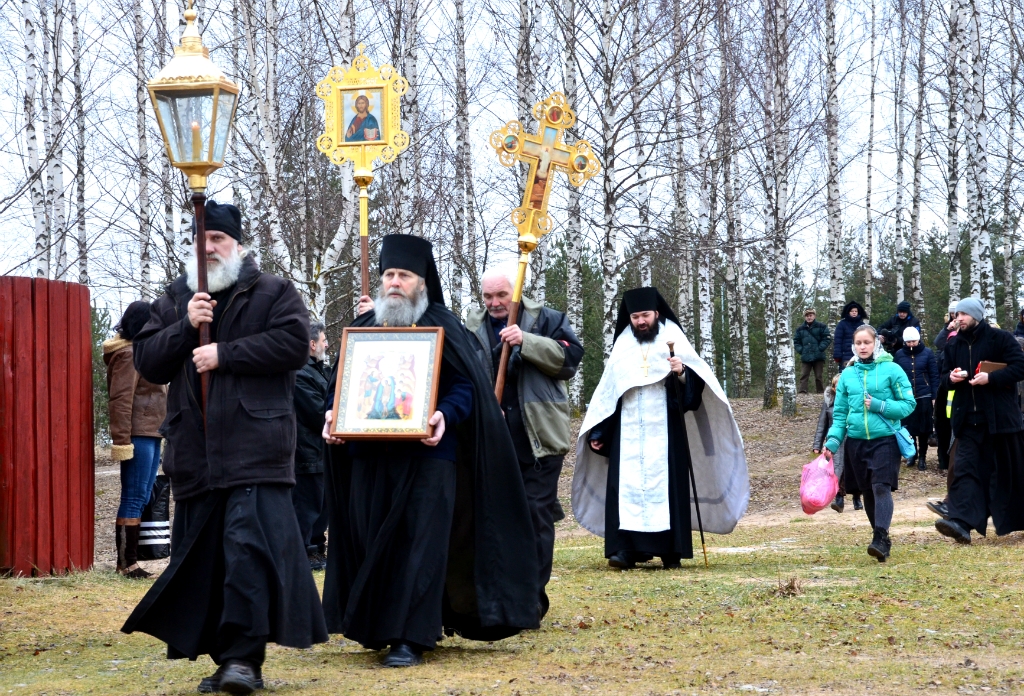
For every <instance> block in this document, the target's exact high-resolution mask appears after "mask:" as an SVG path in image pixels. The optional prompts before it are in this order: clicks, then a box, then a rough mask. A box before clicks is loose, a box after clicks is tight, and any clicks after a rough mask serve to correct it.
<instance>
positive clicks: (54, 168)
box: [50, 0, 68, 280]
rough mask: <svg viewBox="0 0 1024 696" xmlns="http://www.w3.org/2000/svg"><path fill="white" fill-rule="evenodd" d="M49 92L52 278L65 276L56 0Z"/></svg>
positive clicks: (60, 36)
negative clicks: (51, 142) (53, 242)
mask: <svg viewBox="0 0 1024 696" xmlns="http://www.w3.org/2000/svg"><path fill="white" fill-rule="evenodd" d="M52 40H53V93H52V102H51V104H52V106H51V108H50V111H51V116H50V118H51V119H52V121H53V123H54V124H55V126H56V128H55V129H54V141H53V154H52V155H51V156H50V179H51V180H52V181H53V197H52V199H51V201H52V205H53V230H52V235H53V238H54V241H55V242H56V245H57V253H56V264H55V265H56V268H55V269H54V276H53V277H54V279H56V280H67V276H68V223H67V214H68V208H67V194H66V192H65V191H64V125H65V124H64V89H63V86H64V61H63V51H62V48H63V44H64V6H63V5H62V4H61V1H60V0H55V2H54V5H53V34H52Z"/></svg>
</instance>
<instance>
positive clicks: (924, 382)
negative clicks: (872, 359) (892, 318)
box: [894, 326, 939, 471]
mask: <svg viewBox="0 0 1024 696" xmlns="http://www.w3.org/2000/svg"><path fill="white" fill-rule="evenodd" d="M894 359H895V361H896V364H897V365H899V366H900V367H902V368H903V371H904V372H906V373H907V378H908V379H909V380H910V386H911V387H913V389H914V398H916V399H917V407H916V408H915V409H914V412H913V413H911V414H910V415H909V416H907V417H906V418H904V419H903V427H904V428H906V429H907V432H908V433H910V435H911V436H912V437H913V438H914V440H915V441H916V442H917V454H915V455H914V456H913V457H911V458H910V459H908V460H907V466H914V464H915V463H916V464H917V468H918V469H920V470H921V471H924V470H925V469H926V468H927V465H926V463H925V458H926V457H927V454H928V438H929V437H931V434H932V422H933V414H932V411H933V409H934V407H935V397H936V396H938V390H939V361H938V360H937V359H936V358H935V353H933V352H932V351H931V350H930V349H929V348H927V347H926V346H923V345H921V332H920V331H918V330H917V329H916V328H914V327H913V326H910V327H907V328H906V329H904V330H903V347H902V348H900V349H899V350H898V351H897V352H896V355H895V357H894Z"/></svg>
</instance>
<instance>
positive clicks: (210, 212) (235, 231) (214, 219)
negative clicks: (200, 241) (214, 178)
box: [192, 199, 242, 242]
mask: <svg viewBox="0 0 1024 696" xmlns="http://www.w3.org/2000/svg"><path fill="white" fill-rule="evenodd" d="M203 227H204V229H206V230H209V231H211V232H214V231H216V232H223V233H224V234H226V235H228V236H229V237H233V238H234V240H235V241H236V242H241V241H242V214H241V213H240V212H238V208H236V207H235V206H233V205H231V204H230V203H218V202H217V201H215V200H212V199H211V200H208V201H206V206H205V210H204V211H203ZM195 236H196V219H195V218H192V238H193V239H194V238H195Z"/></svg>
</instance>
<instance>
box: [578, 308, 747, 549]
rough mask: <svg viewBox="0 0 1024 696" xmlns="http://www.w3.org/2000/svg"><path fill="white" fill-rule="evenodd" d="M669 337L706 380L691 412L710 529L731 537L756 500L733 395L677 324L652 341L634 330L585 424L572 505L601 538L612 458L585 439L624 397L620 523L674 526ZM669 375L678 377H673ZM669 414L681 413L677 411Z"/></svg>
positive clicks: (693, 457)
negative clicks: (671, 513)
mask: <svg viewBox="0 0 1024 696" xmlns="http://www.w3.org/2000/svg"><path fill="white" fill-rule="evenodd" d="M668 341H672V342H673V343H674V344H675V354H676V356H677V357H679V358H681V359H682V361H683V364H684V365H685V366H686V367H688V368H690V369H691V370H693V372H694V373H696V375H697V376H699V377H700V378H701V379H702V380H704V383H705V388H704V392H703V398H702V400H701V404H700V406H699V408H697V409H696V410H694V411H689V412H687V413H686V414H685V422H686V437H687V440H688V443H689V454H690V461H691V463H692V466H693V472H694V478H695V480H696V488H697V493H698V496H699V497H698V501H699V503H700V512H701V518H702V521H703V525H704V530H705V531H706V532H711V533H714V534H728V533H730V532H731V531H732V530H733V529H734V528H735V526H736V523H737V521H739V519H740V517H742V516H743V514H744V513H745V512H746V509H747V503H748V502H749V499H750V481H749V478H748V475H747V460H746V455H745V454H744V450H743V439H742V437H741V436H740V432H739V428H738V427H737V425H736V421H735V419H734V418H733V414H732V408H731V407H730V405H729V400H728V398H727V397H726V395H725V392H723V391H722V387H721V385H719V383H718V380H717V378H716V377H715V374H714V372H713V371H712V370H711V368H710V367H709V366H708V365H707V363H705V362H704V361H703V360H702V359H701V358H700V357H699V356H698V355H697V354H696V353H695V352H694V350H693V347H692V346H691V345H690V342H689V341H688V340H687V338H686V336H685V335H684V334H683V332H682V330H681V329H680V328H679V326H678V325H677V324H675V323H674V322H673V321H671V320H666V321H665V323H664V324H661V327H660V329H659V332H658V336H657V337H656V338H655V339H654V342H653V343H645V344H643V345H642V346H641V344H640V343H638V342H637V340H636V338H635V337H634V336H633V332H632V331H629V330H627V331H623V332H622V333H621V334H620V335H619V337H618V338H617V339H616V341H615V345H614V347H613V348H612V354H611V357H610V358H609V360H608V363H607V364H606V365H605V370H604V374H603V375H602V376H601V382H600V383H599V384H598V387H597V390H596V391H595V392H594V396H593V398H592V399H591V400H590V404H589V408H588V410H587V414H586V417H585V418H584V420H583V426H582V427H581V429H580V435H579V439H578V441H577V443H576V467H575V471H574V473H573V482H572V508H573V513H574V514H575V516H576V519H577V520H578V521H579V523H580V524H581V525H583V527H584V528H586V529H588V530H589V531H591V532H593V533H594V534H597V535H598V536H605V503H606V491H607V486H608V469H609V460H608V459H607V457H605V456H601V455H599V454H597V453H595V452H593V451H592V450H591V449H590V447H589V446H588V445H587V443H588V440H589V439H590V432H591V430H593V429H594V428H595V427H596V426H598V425H600V424H601V423H602V422H604V421H605V420H606V419H607V418H609V416H611V415H613V414H614V413H615V411H616V408H617V406H618V404H619V400H620V399H621V400H622V410H621V418H620V431H619V433H618V437H619V438H620V439H619V443H620V459H619V482H618V483H619V485H618V489H619V494H618V501H617V502H618V514H619V528H620V529H622V530H630V531H638V532H659V531H662V530H667V529H668V528H669V452H668V449H669V448H668V424H667V422H666V391H665V380H666V378H668V377H669V375H670V372H671V370H670V369H669V362H668V357H669V351H668V345H667V342H668ZM645 356H646V363H647V370H646V371H645V370H644V367H643V366H644V362H645V360H644V358H645ZM645 372H646V374H645ZM671 379H677V377H676V376H675V375H672V376H671ZM669 415H670V416H672V417H676V418H678V415H677V414H676V413H671V414H669ZM687 489H688V490H690V511H689V512H690V519H691V520H692V521H693V525H692V526H693V528H696V520H697V516H696V510H695V509H694V504H693V491H692V488H691V487H690V486H689V484H687Z"/></svg>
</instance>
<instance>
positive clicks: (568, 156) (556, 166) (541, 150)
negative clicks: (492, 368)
mask: <svg viewBox="0 0 1024 696" xmlns="http://www.w3.org/2000/svg"><path fill="white" fill-rule="evenodd" d="M533 116H534V118H536V119H537V122H538V123H539V124H540V127H539V130H538V131H537V134H536V135H534V134H531V133H525V132H524V131H523V124H522V123H520V122H519V121H509V122H508V123H506V124H505V127H504V128H502V129H500V130H496V131H494V132H493V133H491V147H493V148H494V150H495V152H497V153H498V161H499V162H501V163H502V164H503V165H505V166H506V167H511V166H513V165H514V164H515V163H516V162H526V163H527V164H529V165H530V171H529V173H528V174H527V176H526V187H525V189H524V190H523V204H522V205H521V206H519V207H518V208H516V209H515V210H513V211H512V224H514V225H515V226H516V229H517V230H518V231H519V272H518V273H517V274H516V285H515V287H514V288H513V289H512V307H511V308H509V313H508V324H509V326H511V325H512V324H515V323H516V319H517V318H518V316H519V302H520V300H521V299H522V297H523V283H524V282H525V281H526V266H527V264H528V263H529V261H530V252H532V251H533V250H534V249H536V248H537V243H538V241H539V240H540V238H541V237H543V236H544V235H546V234H547V233H548V232H550V231H551V220H550V219H549V218H548V198H549V197H550V196H551V185H550V184H551V173H552V172H564V173H566V174H568V176H569V183H570V184H572V185H573V186H581V185H582V184H583V182H585V181H586V180H587V179H589V178H591V177H592V176H594V175H595V174H597V173H598V172H599V171H601V163H600V162H598V161H597V157H596V156H595V155H594V151H593V149H592V148H591V147H590V143H588V142H587V141H586V140H580V141H579V142H577V143H576V144H575V145H566V144H565V131H566V129H568V128H572V127H573V125H574V124H575V123H576V114H575V113H573V110H572V109H570V108H569V105H568V104H566V102H565V95H564V94H562V93H561V92H553V93H552V94H551V96H550V97H548V98H547V99H545V100H544V101H542V102H537V103H536V104H534V105H533ZM509 352H510V349H509V344H508V343H506V344H505V345H504V346H502V349H501V362H500V363H499V364H498V375H497V379H496V380H495V383H494V395H495V396H496V397H498V402H499V403H501V395H502V392H503V391H504V389H505V370H506V367H507V366H508V356H509Z"/></svg>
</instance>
